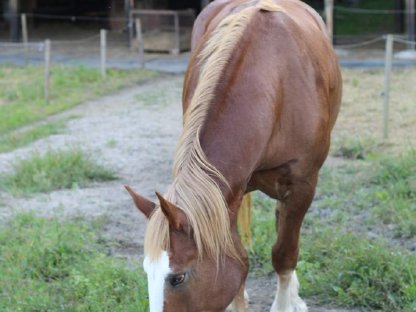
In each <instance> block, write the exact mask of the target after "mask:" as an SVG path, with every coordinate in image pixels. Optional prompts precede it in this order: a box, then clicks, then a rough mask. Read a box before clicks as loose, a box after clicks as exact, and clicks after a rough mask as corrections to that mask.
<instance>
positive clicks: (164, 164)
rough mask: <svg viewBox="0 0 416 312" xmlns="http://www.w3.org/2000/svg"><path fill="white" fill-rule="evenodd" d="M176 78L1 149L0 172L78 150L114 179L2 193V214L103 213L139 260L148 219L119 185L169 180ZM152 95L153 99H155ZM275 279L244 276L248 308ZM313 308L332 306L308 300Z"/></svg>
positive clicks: (126, 253) (120, 251)
mask: <svg viewBox="0 0 416 312" xmlns="http://www.w3.org/2000/svg"><path fill="white" fill-rule="evenodd" d="M182 79H183V78H182V76H168V77H164V78H161V79H159V80H157V81H156V82H151V83H146V84H143V85H140V86H136V87H134V88H131V89H128V90H125V91H122V92H120V93H117V94H113V95H110V96H106V97H103V98H100V99H97V100H94V101H89V102H87V103H85V104H83V105H80V106H78V107H76V108H74V109H71V110H69V111H67V112H65V113H63V114H59V115H56V116H54V117H52V118H51V119H54V120H60V119H64V120H66V119H67V120H68V122H67V130H66V132H65V133H63V134H59V135H53V136H50V137H48V138H45V139H42V140H39V141H37V142H35V143H34V144H32V145H30V146H28V147H25V148H21V149H18V150H15V151H13V152H10V153H5V154H0V174H5V173H8V172H11V171H12V170H13V166H12V164H13V163H14V162H15V161H16V160H17V159H19V158H26V157H28V156H30V155H31V154H32V153H34V152H38V153H42V152H45V151H46V150H48V149H67V148H71V147H82V148H83V149H84V150H86V151H88V152H89V153H91V154H92V155H93V156H94V159H96V161H97V162H99V163H100V164H102V165H104V166H105V167H108V168H111V169H113V170H114V172H116V173H117V175H118V176H119V177H120V179H119V180H116V181H113V182H107V183H97V184H94V185H90V186H89V187H87V188H82V189H71V190H60V191H54V192H51V193H47V194H36V195H32V196H30V197H27V198H14V197H12V196H11V195H8V194H6V193H1V192H0V219H2V218H6V217H9V216H10V215H11V214H12V213H14V212H18V211H28V210H30V211H34V212H35V213H36V214H38V215H42V216H47V217H59V218H65V217H72V216H79V215H81V216H83V217H85V218H87V219H88V218H95V217H100V216H103V217H105V218H106V220H107V221H106V225H105V235H106V236H108V237H109V238H110V239H111V240H114V241H116V242H118V244H117V246H118V247H114V249H113V250H112V252H113V253H114V254H115V255H117V256H123V257H126V258H127V259H129V260H130V261H140V258H141V254H142V241H143V235H144V229H145V226H146V220H145V219H144V218H143V217H142V216H141V214H140V213H138V212H137V211H136V209H135V208H134V206H133V204H132V201H131V200H130V198H129V196H128V195H127V192H126V191H125V190H124V188H123V184H129V185H131V186H132V187H133V188H134V189H135V190H136V191H138V192H139V193H140V194H142V195H144V196H147V197H149V198H152V199H154V198H155V196H154V191H155V190H158V191H160V192H164V191H165V190H166V189H167V186H168V183H169V181H170V179H171V159H172V156H173V153H174V148H175V145H176V141H177V138H178V136H179V131H180V128H181V109H180V107H181V104H180V99H181V87H182ZM155 99H157V102H158V103H156V101H155ZM274 280H275V279H274V277H273V276H269V277H263V278H260V279H258V278H257V279H255V278H250V279H249V281H248V292H249V296H250V311H256V312H263V311H269V309H270V306H271V303H272V301H273V297H274V292H275V281H274ZM309 305H310V306H311V309H310V311H311V312H330V311H331V312H351V311H345V310H331V309H326V308H324V307H319V306H315V305H314V304H313V303H312V302H309Z"/></svg>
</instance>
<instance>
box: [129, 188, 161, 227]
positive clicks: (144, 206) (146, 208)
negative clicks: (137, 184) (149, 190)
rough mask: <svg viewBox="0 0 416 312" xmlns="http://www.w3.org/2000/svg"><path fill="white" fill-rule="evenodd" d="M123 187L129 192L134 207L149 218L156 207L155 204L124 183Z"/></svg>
mask: <svg viewBox="0 0 416 312" xmlns="http://www.w3.org/2000/svg"><path fill="white" fill-rule="evenodd" d="M124 187H125V188H126V190H127V192H129V194H130V196H131V198H133V201H134V204H135V205H136V207H137V208H138V209H139V210H140V211H141V212H142V213H143V214H144V215H145V216H146V217H147V218H148V219H149V218H150V216H151V215H152V212H153V210H154V209H155V207H156V204H155V203H153V202H152V201H150V200H148V199H146V198H144V197H142V196H140V195H139V194H137V193H136V192H135V191H133V190H132V189H131V187H130V186H128V185H124Z"/></svg>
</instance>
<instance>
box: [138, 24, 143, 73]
mask: <svg viewBox="0 0 416 312" xmlns="http://www.w3.org/2000/svg"><path fill="white" fill-rule="evenodd" d="M136 36H137V46H138V49H139V57H140V64H141V67H142V68H144V42H143V33H142V22H141V21H140V18H136Z"/></svg>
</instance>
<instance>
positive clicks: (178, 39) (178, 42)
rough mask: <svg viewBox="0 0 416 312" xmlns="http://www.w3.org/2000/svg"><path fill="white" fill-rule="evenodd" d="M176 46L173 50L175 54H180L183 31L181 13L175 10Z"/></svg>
mask: <svg viewBox="0 0 416 312" xmlns="http://www.w3.org/2000/svg"><path fill="white" fill-rule="evenodd" d="M174 18H175V48H174V49H173V50H172V53H173V54H179V53H180V52H181V33H180V31H181V30H180V28H179V13H178V12H175V15H174Z"/></svg>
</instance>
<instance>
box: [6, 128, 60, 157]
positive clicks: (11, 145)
mask: <svg viewBox="0 0 416 312" xmlns="http://www.w3.org/2000/svg"><path fill="white" fill-rule="evenodd" d="M64 129H65V123H64V122H62V121H60V122H51V123H47V124H42V125H39V126H35V127H33V128H30V129H28V130H24V131H15V132H9V133H6V134H5V135H3V136H1V137H0V153H5V152H10V151H12V150H14V149H16V148H19V147H23V146H26V145H29V144H30V143H32V142H34V141H36V140H39V139H41V138H44V137H47V136H50V135H53V134H60V133H62V132H63V131H64Z"/></svg>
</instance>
